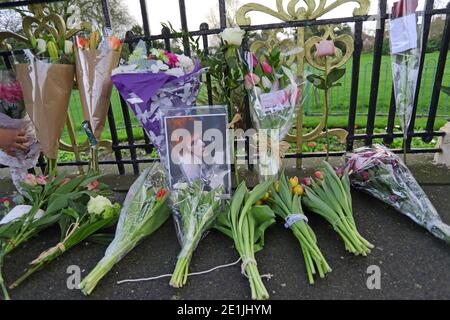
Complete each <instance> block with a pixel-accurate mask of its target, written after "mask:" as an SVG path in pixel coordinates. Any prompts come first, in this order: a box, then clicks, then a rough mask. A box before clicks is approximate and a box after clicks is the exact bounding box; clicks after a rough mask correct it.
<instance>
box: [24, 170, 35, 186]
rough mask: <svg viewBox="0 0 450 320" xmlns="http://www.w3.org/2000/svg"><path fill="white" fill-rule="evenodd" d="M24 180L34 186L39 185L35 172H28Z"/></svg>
mask: <svg viewBox="0 0 450 320" xmlns="http://www.w3.org/2000/svg"><path fill="white" fill-rule="evenodd" d="M24 182H25V184H27V185H29V186H32V187H34V186H36V185H37V181H36V176H35V175H33V174H31V173H29V174H27V176H26V177H25V180H24Z"/></svg>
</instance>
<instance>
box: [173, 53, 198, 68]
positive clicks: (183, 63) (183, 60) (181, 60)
mask: <svg viewBox="0 0 450 320" xmlns="http://www.w3.org/2000/svg"><path fill="white" fill-rule="evenodd" d="M177 57H178V64H179V66H180V67H181V68H183V70H184V73H191V72H192V71H194V69H195V65H194V61H192V59H191V58H189V57H186V56H185V55H184V54H180V55H177Z"/></svg>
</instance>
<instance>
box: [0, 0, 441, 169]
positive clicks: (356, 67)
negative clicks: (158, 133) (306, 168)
mask: <svg viewBox="0 0 450 320" xmlns="http://www.w3.org/2000/svg"><path fill="white" fill-rule="evenodd" d="M55 1H57V0H53V1H51V0H43V1H39V0H38V1H15V2H3V3H0V9H2V8H10V7H15V6H21V5H28V4H30V3H45V2H55ZM100 2H101V4H102V9H103V16H104V20H105V25H106V26H107V27H110V26H111V19H110V15H109V5H108V0H100ZM218 2H219V17H220V28H213V29H210V28H209V25H208V24H207V23H201V24H200V25H199V29H198V30H194V31H193V30H188V23H187V16H186V6H185V1H184V0H179V10H180V20H181V21H180V22H181V27H182V37H183V39H182V40H183V50H184V52H185V54H187V55H189V54H190V53H191V48H190V46H189V39H188V36H200V37H201V44H202V46H203V50H204V51H205V53H206V54H207V53H208V37H210V36H212V35H217V34H219V33H220V32H221V31H222V30H223V29H224V28H225V27H227V22H226V4H225V0H218ZM386 3H387V1H386V0H380V1H379V8H380V12H379V15H378V16H377V18H376V19H377V20H378V22H379V28H378V29H377V30H376V34H375V44H374V49H373V69H372V77H371V82H370V84H367V85H370V98H369V106H368V115H367V125H366V131H365V133H364V134H357V133H356V132H355V123H356V115H357V104H358V87H359V81H360V79H359V74H360V72H359V71H360V62H361V53H362V49H363V43H362V36H363V32H362V31H363V24H364V23H365V22H368V21H372V20H373V17H372V16H369V15H365V16H356V17H353V16H352V17H342V18H334V19H320V20H302V21H289V22H282V23H271V24H261V25H252V26H245V27H243V29H245V30H246V31H260V30H269V29H279V28H295V27H310V26H318V25H328V24H341V23H354V48H355V50H354V53H353V60H352V75H351V92H350V100H349V112H348V124H347V128H346V129H347V131H348V132H349V135H348V137H347V143H346V149H347V150H352V149H353V147H354V143H355V141H358V140H359V141H364V143H365V144H366V145H370V144H371V143H372V142H373V140H374V139H383V140H384V142H385V143H387V144H390V143H392V142H393V140H394V138H402V137H403V134H402V133H397V132H394V129H395V116H396V114H395V111H396V108H395V99H394V95H393V88H391V92H392V94H391V103H390V108H389V114H388V121H387V123H386V132H385V133H375V130H374V129H375V119H376V115H377V97H378V92H379V85H380V66H381V57H382V47H383V40H384V39H383V38H384V34H385V24H386V20H387V19H388V18H389V17H388V14H387V13H386V12H387V5H386ZM140 5H141V13H142V21H143V31H144V35H143V36H134V35H133V34H132V33H131V32H128V33H127V35H126V39H125V43H126V44H127V45H128V46H129V47H130V49H132V48H133V47H134V45H135V44H136V43H137V42H138V41H139V40H144V41H146V42H150V43H151V42H153V41H158V40H159V41H163V42H164V45H165V48H166V49H167V50H170V49H171V48H170V47H171V43H170V40H171V39H174V38H177V37H179V36H180V34H179V33H178V34H173V33H171V31H170V30H169V29H168V28H167V27H163V28H162V31H161V34H159V35H152V34H151V33H150V28H149V19H148V8H147V4H146V0H140ZM435 15H445V16H446V20H445V27H444V31H443V34H442V41H441V47H440V51H439V59H438V63H437V68H436V73H435V79H434V87H433V92H432V98H431V103H430V105H429V108H428V109H429V112H428V118H427V125H426V128H425V130H424V131H420V132H416V131H415V130H414V127H415V118H416V111H417V104H418V98H419V91H420V79H421V77H422V71H423V65H424V59H425V49H426V45H427V40H428V36H429V33H430V26H431V19H432V17H433V16H435ZM422 28H423V53H422V55H421V57H420V70H419V85H418V86H417V90H416V92H415V101H414V110H413V120H412V121H411V124H410V126H409V129H408V133H407V135H408V141H407V147H408V152H409V153H434V152H439V151H441V150H440V149H438V148H411V140H412V138H413V137H419V138H421V139H422V140H423V141H424V142H430V141H431V140H432V139H433V137H437V136H442V135H443V133H442V132H437V131H435V130H434V127H435V121H436V115H437V109H438V102H439V95H440V90H441V85H442V80H443V75H444V70H445V63H446V60H447V53H448V49H449V47H448V46H449V41H450V2H449V3H448V4H447V7H446V8H444V9H434V0H427V1H426V6H425V18H424V21H423V24H422ZM247 45H248V44H247V43H246V42H245V41H244V46H247ZM0 55H1V56H2V57H3V59H4V61H5V64H6V66H7V67H9V68H10V67H11V65H10V63H9V62H8V57H9V56H10V55H11V52H0ZM206 87H207V93H208V102H209V104H214V99H213V95H212V89H211V78H210V76H209V75H207V76H206ZM120 103H121V112H122V115H123V118H124V122H125V130H126V135H127V139H126V143H120V142H119V138H118V134H117V128H116V122H115V116H117V115H115V114H114V111H113V108H110V110H109V113H108V122H109V129H110V132H111V140H112V142H113V153H114V158H115V159H114V160H107V161H100V164H103V165H117V168H118V171H119V173H120V174H124V173H125V165H131V166H132V168H133V172H134V173H135V174H138V173H139V164H141V163H149V162H153V161H156V160H158V159H148V158H145V159H141V158H139V157H138V155H137V150H138V149H143V150H145V151H146V152H147V153H150V151H151V142H150V140H149V138H148V137H147V135H146V134H145V132H144V143H139V144H136V141H135V138H134V135H133V130H132V121H131V117H130V110H129V108H128V106H127V104H126V102H125V101H124V100H123V99H120ZM247 108H248V103H247ZM247 111H248V110H247ZM116 112H117V111H116ZM247 125H251V124H250V123H248V124H247ZM122 150H128V151H129V152H130V158H126V159H124V157H123V155H122V152H121V151H122ZM395 151H397V152H401V150H395ZM342 154H343V152H333V153H332V155H334V156H340V155H342ZM324 156H325V153H324V152H319V153H317V152H315V153H299V154H289V155H287V158H310V157H324ZM86 164H87V162H83V161H81V162H63V163H60V164H59V165H61V166H76V165H86ZM40 165H43V163H42V162H41V163H40Z"/></svg>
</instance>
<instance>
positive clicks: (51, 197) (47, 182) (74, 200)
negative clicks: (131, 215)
mask: <svg viewBox="0 0 450 320" xmlns="http://www.w3.org/2000/svg"><path fill="white" fill-rule="evenodd" d="M98 178H99V177H98V176H95V175H84V176H80V177H78V178H76V180H75V179H74V180H72V181H71V182H67V181H66V179H65V178H64V176H62V175H59V176H56V177H55V176H49V177H44V176H38V177H36V176H33V175H28V176H27V178H26V179H25V181H24V183H22V190H23V192H22V193H23V196H24V198H25V200H24V203H25V205H18V206H16V207H14V209H12V210H11V211H10V212H9V213H8V214H7V215H6V216H5V217H3V219H2V220H1V221H0V287H1V288H2V290H3V295H4V297H5V299H9V295H8V292H7V290H6V286H5V284H4V280H3V277H2V273H1V268H2V266H3V262H4V259H5V256H6V255H8V254H9V253H10V252H11V251H13V250H14V249H16V248H17V247H19V246H20V245H21V244H22V243H24V242H26V241H27V240H28V239H30V238H31V237H33V236H34V235H36V234H37V233H39V232H40V231H42V230H43V229H45V228H47V227H49V226H51V225H53V224H55V223H57V222H58V221H59V220H60V219H61V215H62V213H61V210H62V209H66V208H68V207H78V206H80V205H82V204H86V203H87V202H88V201H89V199H90V197H91V196H96V195H97V194H96V192H94V191H93V190H92V191H91V190H89V184H90V183H91V182H92V181H94V180H97V179H98Z"/></svg>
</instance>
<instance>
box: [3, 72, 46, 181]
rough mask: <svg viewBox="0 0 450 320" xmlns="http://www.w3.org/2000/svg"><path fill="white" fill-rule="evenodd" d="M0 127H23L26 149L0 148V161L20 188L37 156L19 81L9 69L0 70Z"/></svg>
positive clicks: (35, 141)
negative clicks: (8, 169)
mask: <svg viewBox="0 0 450 320" xmlns="http://www.w3.org/2000/svg"><path fill="white" fill-rule="evenodd" d="M0 128H6V129H23V130H24V131H25V132H26V134H25V138H26V139H27V140H28V142H27V144H26V145H25V147H26V148H27V150H25V151H24V150H18V149H14V150H5V151H2V150H0V163H1V164H2V165H5V166H9V168H10V171H11V177H12V180H13V182H14V184H15V186H16V188H17V190H20V183H19V182H20V181H23V179H25V176H26V174H27V170H28V169H31V168H33V167H34V166H35V165H36V162H37V160H38V158H39V154H40V147H39V144H38V143H37V139H36V132H35V130H34V126H33V124H32V122H31V120H30V118H29V116H28V115H27V113H26V110H25V105H24V103H23V94H22V89H21V87H20V83H19V82H18V81H17V80H16V79H15V77H14V75H13V73H12V72H10V71H6V70H0Z"/></svg>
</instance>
